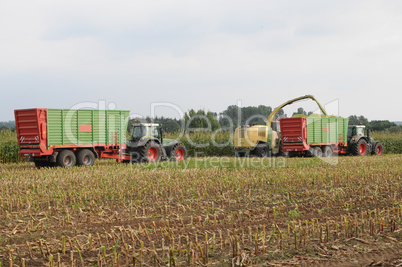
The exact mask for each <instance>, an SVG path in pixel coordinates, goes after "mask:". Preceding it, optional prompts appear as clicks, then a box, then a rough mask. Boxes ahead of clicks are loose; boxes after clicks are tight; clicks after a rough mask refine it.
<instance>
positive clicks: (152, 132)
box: [132, 126, 159, 139]
mask: <svg viewBox="0 0 402 267" xmlns="http://www.w3.org/2000/svg"><path fill="white" fill-rule="evenodd" d="M132 136H133V139H140V138H141V137H143V136H152V137H155V138H159V131H158V127H154V126H134V127H133V135H132Z"/></svg>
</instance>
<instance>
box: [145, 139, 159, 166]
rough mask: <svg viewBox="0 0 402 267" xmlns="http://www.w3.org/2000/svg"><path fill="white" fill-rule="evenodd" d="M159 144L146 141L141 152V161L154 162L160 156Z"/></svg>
mask: <svg viewBox="0 0 402 267" xmlns="http://www.w3.org/2000/svg"><path fill="white" fill-rule="evenodd" d="M161 155H162V152H161V148H160V145H159V144H158V143H155V142H148V143H147V144H146V145H145V146H144V148H143V150H142V153H141V162H156V161H159V160H160V158H161Z"/></svg>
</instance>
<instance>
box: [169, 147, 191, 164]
mask: <svg viewBox="0 0 402 267" xmlns="http://www.w3.org/2000/svg"><path fill="white" fill-rule="evenodd" d="M170 158H171V159H172V160H173V161H181V160H184V159H186V158H187V150H186V147H185V146H184V145H182V144H177V145H175V146H174V147H173V149H172V151H171V152H170Z"/></svg>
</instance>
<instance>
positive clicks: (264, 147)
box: [254, 143, 269, 158]
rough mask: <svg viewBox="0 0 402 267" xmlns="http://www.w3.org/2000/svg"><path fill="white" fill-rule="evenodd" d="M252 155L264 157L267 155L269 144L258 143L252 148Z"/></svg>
mask: <svg viewBox="0 0 402 267" xmlns="http://www.w3.org/2000/svg"><path fill="white" fill-rule="evenodd" d="M254 155H256V156H257V157H260V158H266V157H268V155H269V146H268V144H267V143H262V144H258V145H257V146H256V147H255V149H254Z"/></svg>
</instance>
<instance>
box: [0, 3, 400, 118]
mask: <svg viewBox="0 0 402 267" xmlns="http://www.w3.org/2000/svg"><path fill="white" fill-rule="evenodd" d="M401 11H402V8H401V4H399V2H396V1H393V2H392V1H387V2H378V1H355V2H350V1H337V2H322V1H302V2H299V1H298V2H295V1H248V2H247V3H246V2H240V1H218V2H217V1H113V2H107V1H63V2H61V1H50V0H48V1H39V2H38V1H35V2H32V1H22V2H20V1H18V2H17V1H2V2H0V88H2V89H1V90H3V91H5V92H7V95H8V96H9V97H10V99H11V101H8V103H6V104H4V105H2V106H1V111H2V112H1V113H0V114H2V115H1V116H0V120H8V119H12V110H13V109H14V108H17V107H18V108H24V107H28V106H29V107H32V106H37V107H42V106H43V107H49V102H48V101H49V99H45V98H43V97H40V96H36V95H38V94H33V93H32V92H31V91H32V89H33V88H35V90H40V92H42V93H43V94H47V95H50V96H52V99H51V100H52V102H51V103H52V105H51V106H52V107H69V106H72V105H74V104H76V102H79V101H89V100H98V99H106V100H107V101H112V102H115V103H116V104H117V106H118V108H124V109H131V110H133V112H137V113H147V112H149V106H150V103H151V102H153V101H171V102H173V103H175V104H177V105H179V106H182V108H183V109H184V110H186V109H189V108H206V109H209V110H214V111H221V110H223V109H225V108H226V107H227V106H228V105H232V104H236V101H237V99H242V100H243V104H244V105H260V104H265V105H271V106H277V105H278V104H280V103H282V102H284V101H286V100H287V99H290V98H294V97H297V96H300V95H304V94H314V95H315V96H316V97H317V98H318V99H319V100H320V101H321V102H323V103H326V102H330V101H332V100H334V99H339V103H340V104H339V105H340V114H341V115H343V116H348V115H350V114H358V115H360V114H362V115H365V116H367V117H368V118H369V119H389V120H402V118H401V117H400V114H401V111H402V110H401V107H400V105H399V102H398V101H399V100H398V99H399V98H400V97H401V93H400V92H401V90H400V86H401V78H400V75H399V70H400V69H401V67H402V63H401V62H402V61H401V59H402V46H401V44H402V32H401V31H402V30H401V28H400V25H402V21H401V20H402V16H401ZM21 95H28V96H30V97H29V99H23V100H21V98H20V96H21ZM39 95H40V94H39ZM296 108H297V105H296V106H295V109H296ZM379 110H380V111H379Z"/></svg>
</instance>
